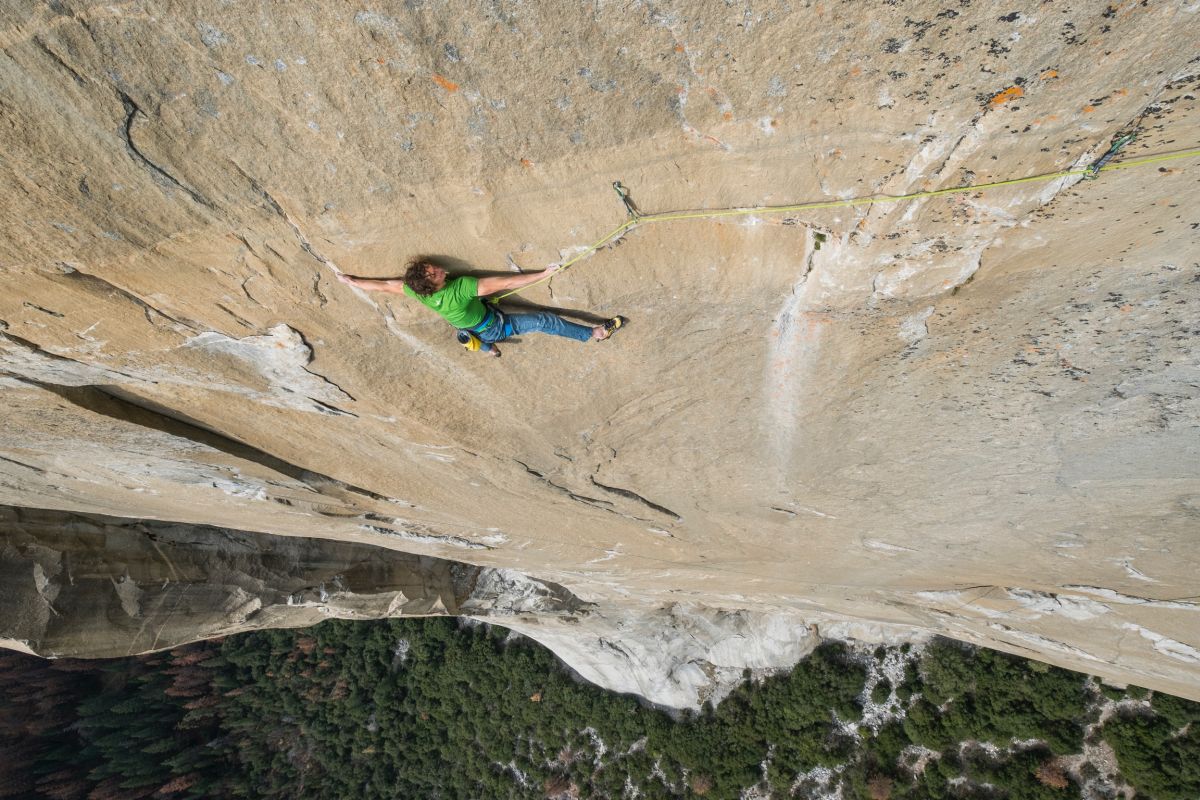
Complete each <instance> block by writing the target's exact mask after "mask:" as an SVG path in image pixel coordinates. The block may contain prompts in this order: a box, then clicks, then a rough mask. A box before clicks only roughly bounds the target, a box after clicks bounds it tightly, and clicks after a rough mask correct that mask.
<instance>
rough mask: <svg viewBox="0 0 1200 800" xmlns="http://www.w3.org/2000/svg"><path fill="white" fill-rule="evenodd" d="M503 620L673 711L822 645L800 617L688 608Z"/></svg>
mask: <svg viewBox="0 0 1200 800" xmlns="http://www.w3.org/2000/svg"><path fill="white" fill-rule="evenodd" d="M503 624H504V625H505V627H509V628H512V629H513V630H516V631H518V632H520V633H522V634H524V635H526V636H529V637H530V638H532V639H535V640H536V641H538V642H540V643H541V644H543V645H545V646H547V647H549V648H550V649H551V650H553V651H554V652H555V654H556V655H558V657H559V658H561V659H562V660H563V661H564V662H566V664H567V665H568V666H570V667H571V668H572V669H574V670H575V671H576V672H578V673H579V674H580V675H582V676H583V677H584V678H586V679H588V680H589V681H592V682H593V683H598V684H600V685H601V686H606V687H608V688H610V689H613V690H614V691H618V692H633V693H635V694H638V695H641V696H642V697H645V698H647V699H649V700H651V701H652V702H654V703H658V704H660V705H664V706H669V707H672V708H697V707H699V706H700V705H702V704H703V703H704V702H706V701H708V700H712V701H713V702H717V701H719V700H720V699H721V698H722V697H724V696H725V695H726V694H728V693H729V692H730V691H731V690H732V689H733V687H734V686H736V685H737V684H738V683H739V682H740V681H741V680H742V671H743V670H744V669H746V668H749V669H751V670H754V671H759V672H768V673H769V672H772V671H775V670H782V669H787V668H788V667H791V666H792V665H794V664H795V663H796V662H797V661H799V660H800V659H801V658H802V657H803V656H804V655H806V654H807V653H809V652H810V651H811V650H812V649H813V648H814V647H816V646H817V644H819V640H818V639H817V637H815V636H813V635H812V632H811V630H810V629H809V626H808V625H807V623H806V622H805V621H803V620H801V619H799V618H797V617H794V616H790V615H786V614H754V613H750V612H743V611H724V610H721V609H712V608H701V607H696V606H685V605H677V606H672V607H670V608H664V609H657V610H653V611H647V612H645V613H640V614H638V613H628V612H622V611H619V610H618V613H616V614H610V613H609V612H608V610H605V611H600V610H594V611H592V612H590V613H589V614H588V615H587V616H586V617H585V618H584V620H583V621H582V624H580V625H561V624H555V623H554V622H553V621H546V622H543V623H542V624H538V625H531V624H529V623H526V622H523V621H520V620H518V621H515V622H509V621H507V620H506V621H504V622H503Z"/></svg>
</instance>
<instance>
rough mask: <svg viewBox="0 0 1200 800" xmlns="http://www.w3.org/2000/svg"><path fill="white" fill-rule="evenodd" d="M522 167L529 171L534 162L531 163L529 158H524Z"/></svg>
mask: <svg viewBox="0 0 1200 800" xmlns="http://www.w3.org/2000/svg"><path fill="white" fill-rule="evenodd" d="M521 166H522V167H524V168H525V169H529V168H530V167H532V166H533V162H532V161H530V160H529V159H528V158H522V159H521Z"/></svg>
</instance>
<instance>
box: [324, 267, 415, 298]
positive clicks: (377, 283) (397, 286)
mask: <svg viewBox="0 0 1200 800" xmlns="http://www.w3.org/2000/svg"><path fill="white" fill-rule="evenodd" d="M337 279H338V280H339V281H341V282H342V283H345V284H348V285H350V286H355V287H357V288H359V289H366V290H367V291H368V292H391V293H392V294H403V293H404V281H402V280H400V279H399V278H393V279H387V278H355V277H354V276H352V275H345V274H343V273H340V272H339V273H338V276H337Z"/></svg>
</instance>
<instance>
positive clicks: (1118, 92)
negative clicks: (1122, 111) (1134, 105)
mask: <svg viewBox="0 0 1200 800" xmlns="http://www.w3.org/2000/svg"><path fill="white" fill-rule="evenodd" d="M1127 94H1129V90H1128V89H1117V90H1116V91H1114V92H1113V95H1114V96H1116V97H1124V96H1125V95H1127Z"/></svg>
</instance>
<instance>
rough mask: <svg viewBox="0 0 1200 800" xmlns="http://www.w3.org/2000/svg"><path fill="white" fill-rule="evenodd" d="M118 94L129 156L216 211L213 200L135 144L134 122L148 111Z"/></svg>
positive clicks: (122, 132)
mask: <svg viewBox="0 0 1200 800" xmlns="http://www.w3.org/2000/svg"><path fill="white" fill-rule="evenodd" d="M117 95H118V96H119V97H120V98H121V105H123V106H124V107H125V122H124V124H122V125H121V138H122V140H124V142H125V149H126V150H127V151H128V152H129V157H130V158H132V159H133V160H134V161H136V162H137V163H139V164H141V165H142V166H143V167H145V168H146V169H148V170H150V174H151V175H153V176H154V177H155V178H156V179H158V180H160V181H166V183H167V184H168V185H170V186H174V187H176V188H177V189H179V190H180V191H182V192H183V193H184V194H186V195H187V196H188V197H190V198H192V200H193V201H195V202H196V203H197V204H199V205H202V206H204V207H205V208H207V209H210V210H213V211H216V210H217V207H216V205H215V204H214V203H213V202H212V201H211V200H209V199H208V198H207V197H205V196H204V195H202V194H200V193H199V192H197V191H196V190H195V189H193V188H192V187H190V186H187V185H185V184H184V183H182V182H181V181H180V180H179V179H178V178H176V177H175V176H174V175H172V174H171V173H169V172H167V171H166V170H165V169H163V168H162V167H160V166H159V165H158V164H156V163H155V162H154V161H152V160H151V159H150V158H149V157H147V156H146V154H145V153H143V152H142V151H141V149H140V148H139V147H138V146H137V145H136V144H134V141H133V122H134V120H135V119H136V118H137V115H138V114H141V115H142V116H146V112H144V111H142V109H141V107H140V106H139V105H138V104H137V103H136V102H134V100H133V98H132V97H130V96H129V95H128V94H126V93H125V92H124V91H122V90H121V89H117Z"/></svg>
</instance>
